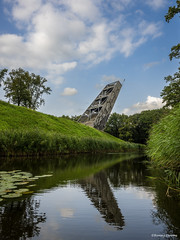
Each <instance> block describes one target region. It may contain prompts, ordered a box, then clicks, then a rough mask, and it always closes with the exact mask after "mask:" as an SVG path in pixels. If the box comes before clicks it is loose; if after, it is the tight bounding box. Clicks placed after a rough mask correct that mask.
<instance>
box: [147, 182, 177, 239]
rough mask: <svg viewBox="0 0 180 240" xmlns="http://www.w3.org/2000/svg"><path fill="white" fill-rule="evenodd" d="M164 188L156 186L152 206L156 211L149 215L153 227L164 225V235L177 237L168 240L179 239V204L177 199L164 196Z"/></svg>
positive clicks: (163, 186)
mask: <svg viewBox="0 0 180 240" xmlns="http://www.w3.org/2000/svg"><path fill="white" fill-rule="evenodd" d="M166 188H167V187H166V186H165V185H162V184H160V183H157V184H156V197H155V199H154V204H155V205H156V210H153V211H152V213H151V215H152V219H153V223H154V224H155V225H159V224H162V223H163V224H164V234H169V235H177V236H178V238H175V237H171V238H170V237H169V238H168V239H180V214H179V209H180V202H179V201H178V200H179V199H176V198H177V197H174V196H172V197H167V196H166Z"/></svg>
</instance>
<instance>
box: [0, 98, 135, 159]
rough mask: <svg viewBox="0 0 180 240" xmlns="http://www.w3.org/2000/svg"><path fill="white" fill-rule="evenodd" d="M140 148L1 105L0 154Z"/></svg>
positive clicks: (63, 120) (80, 126)
mask: <svg viewBox="0 0 180 240" xmlns="http://www.w3.org/2000/svg"><path fill="white" fill-rule="evenodd" d="M138 148H139V145H137V144H131V143H126V142H124V141H122V140H120V139H118V138H115V137H113V136H111V135H109V134H107V133H104V132H101V131H98V130H96V129H94V128H90V127H88V126H85V125H83V124H80V123H77V122H74V121H71V120H69V119H66V118H60V117H55V116H51V115H47V114H43V113H40V112H36V111H33V110H30V109H27V108H24V107H18V106H15V105H12V104H9V103H6V102H4V101H0V152H1V154H7V153H8V154H10V155H24V154H25V155H27V154H28V155H29V154H31V155H32V154H37V153H38V154H53V153H71V152H92V151H125V149H131V150H132V149H138Z"/></svg>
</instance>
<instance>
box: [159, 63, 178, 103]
mask: <svg viewBox="0 0 180 240" xmlns="http://www.w3.org/2000/svg"><path fill="white" fill-rule="evenodd" d="M165 80H166V82H167V83H169V85H168V86H165V87H164V89H163V90H162V92H161V97H162V98H163V102H165V103H166V107H175V106H176V105H177V104H178V103H179V102H180V67H179V72H176V73H175V74H174V76H167V77H165Z"/></svg>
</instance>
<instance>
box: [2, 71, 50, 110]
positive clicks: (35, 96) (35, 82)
mask: <svg viewBox="0 0 180 240" xmlns="http://www.w3.org/2000/svg"><path fill="white" fill-rule="evenodd" d="M46 82H47V80H46V79H45V78H43V77H41V76H39V75H35V74H34V73H31V74H30V73H29V72H28V71H24V70H23V69H22V68H19V69H17V70H14V69H13V70H12V71H11V72H10V73H9V76H8V77H7V78H6V80H4V90H5V97H6V98H8V99H9V101H10V102H12V103H14V104H17V105H18V106H24V107H27V108H31V109H34V110H35V109H37V108H39V107H40V106H41V105H42V104H44V103H45V101H44V99H43V98H42V95H43V94H44V93H46V94H50V92H51V89H50V88H49V87H46V86H45V85H44V84H45V83H46Z"/></svg>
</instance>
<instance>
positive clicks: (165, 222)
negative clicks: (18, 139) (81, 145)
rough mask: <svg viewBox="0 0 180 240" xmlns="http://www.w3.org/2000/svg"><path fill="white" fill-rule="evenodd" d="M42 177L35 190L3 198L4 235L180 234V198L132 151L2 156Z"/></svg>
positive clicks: (66, 238)
mask: <svg viewBox="0 0 180 240" xmlns="http://www.w3.org/2000/svg"><path fill="white" fill-rule="evenodd" d="M15 169H20V170H23V171H27V172H30V173H32V174H33V175H34V176H36V175H42V174H49V173H52V176H51V177H44V178H39V179H38V180H36V186H34V187H32V190H33V191H34V193H33V194H29V195H24V196H23V197H21V198H19V199H12V200H10V199H9V200H4V201H3V202H1V203H0V240H25V239H33V240H76V239H77V240H81V239H82V240H96V239H97V240H101V239H102V240H106V239H107V240H116V239H117V240H120V239H122V240H126V239H127V240H134V239H138V240H141V239H142V240H148V239H153V240H157V239H180V231H179V229H180V228H179V227H180V225H179V224H180V203H179V202H178V200H177V199H175V198H174V197H170V198H168V197H166V195H165V193H166V187H165V186H164V185H163V184H160V183H154V182H153V181H152V180H151V179H150V178H147V176H152V175H154V172H151V171H152V170H151V171H150V170H147V168H146V166H145V165H144V163H143V158H142V157H140V156H135V155H132V154H105V155H79V156H64V157H59V158H48V159H45V158H40V159H15V160H13V159H9V160H7V159H0V170H1V171H2V170H6V171H8V170H15Z"/></svg>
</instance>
